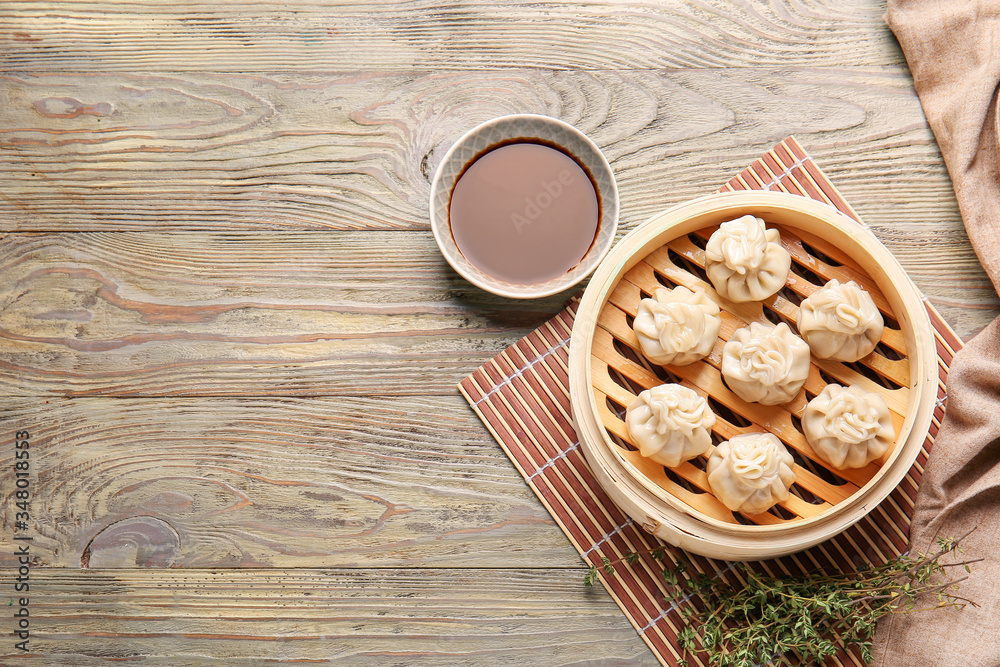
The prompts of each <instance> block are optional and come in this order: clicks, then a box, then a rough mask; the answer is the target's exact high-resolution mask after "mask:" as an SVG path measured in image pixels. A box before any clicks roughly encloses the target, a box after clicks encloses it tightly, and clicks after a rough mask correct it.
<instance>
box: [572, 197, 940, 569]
mask: <svg viewBox="0 0 1000 667" xmlns="http://www.w3.org/2000/svg"><path fill="white" fill-rule="evenodd" d="M746 213H752V214H754V215H757V216H758V217H761V218H763V219H764V221H765V223H766V224H767V226H768V227H769V228H777V229H778V230H779V231H780V233H781V238H782V243H783V245H784V247H785V248H786V249H787V250H788V251H789V253H790V254H791V255H792V271H791V273H790V276H789V280H788V281H787V282H786V285H785V288H784V289H782V290H781V291H780V292H779V293H778V294H776V295H774V296H772V297H770V298H768V299H766V300H764V301H763V302H751V303H741V304H737V303H733V302H730V301H727V300H725V299H722V298H721V297H719V296H718V295H717V294H716V293H715V291H714V290H713V288H712V286H711V284H710V283H709V282H708V280H707V277H706V275H705V272H704V267H705V251H704V247H705V243H706V241H707V239H708V237H709V236H710V235H711V233H712V232H713V231H714V230H715V229H717V228H718V225H719V224H721V223H722V222H724V221H726V220H731V219H734V218H737V217H739V216H741V215H744V214H746ZM833 278H837V279H839V280H841V281H847V280H854V281H855V282H857V283H859V284H861V285H862V286H863V287H864V288H865V289H866V290H867V291H868V292H869V293H870V294H871V295H872V297H873V300H874V301H875V303H876V305H877V306H878V308H879V309H880V310H881V311H882V313H883V317H884V318H885V320H886V328H885V332H884V334H883V336H882V339H881V341H880V343H879V345H878V347H877V348H876V350H875V351H874V352H873V353H871V354H870V355H868V356H867V357H865V358H864V359H862V360H861V361H859V362H856V363H851V364H847V363H840V362H833V361H827V360H821V359H817V358H816V357H812V360H811V361H812V364H811V367H810V372H809V377H808V378H807V380H806V383H805V386H804V388H803V389H802V391H800V392H799V394H798V395H797V396H796V397H795V398H794V399H793V400H792V401H790V402H788V403H786V404H783V405H779V406H764V405H759V404H752V403H747V402H745V401H743V400H742V399H741V398H739V397H738V396H736V395H735V394H734V393H733V392H731V391H730V390H729V388H728V387H727V386H726V384H725V382H724V381H723V378H722V375H721V371H720V366H721V360H722V347H723V345H724V344H725V342H726V341H727V340H728V339H729V338H730V337H731V336H732V335H733V333H734V332H735V331H736V330H737V329H738V328H740V327H743V326H745V325H746V324H748V323H750V322H773V323H777V322H782V321H784V322H787V323H788V324H789V326H790V327H792V329H793V330H797V329H796V326H795V325H796V322H797V319H798V310H799V306H798V304H799V303H801V301H802V299H803V298H805V297H806V296H808V295H810V294H812V293H813V292H815V291H816V290H817V289H819V288H820V287H821V286H822V285H823V284H825V282H826V281H828V280H830V279H833ZM674 285H684V286H686V287H689V288H693V287H695V286H701V287H702V288H704V289H705V291H706V293H707V294H708V295H709V296H710V297H712V298H713V299H715V300H716V302H717V303H718V304H719V306H720V309H721V311H722V319H723V321H722V327H721V330H720V333H719V340H717V341H716V344H715V346H714V347H713V349H712V351H711V352H710V354H709V355H708V357H706V358H705V359H704V360H702V361H698V362H695V363H693V364H689V365H686V366H662V367H661V366H659V365H655V364H651V363H650V362H649V361H648V360H646V359H645V357H643V355H642V353H641V349H640V347H639V342H638V339H637V338H636V336H635V334H634V332H633V331H632V328H631V324H632V318H634V317H635V315H636V312H637V308H638V304H639V301H640V300H641V299H642V298H644V297H647V296H650V295H652V293H653V291H655V290H656V289H657V288H659V287H668V288H669V287H673V286H674ZM570 350H571V353H570V389H571V402H572V408H573V414H574V419H575V421H576V422H577V431H578V433H579V434H580V438H581V445H582V447H583V450H584V453H585V455H586V456H587V459H588V461H589V462H590V464H591V467H592V468H593V469H594V470H595V475H596V476H597V478H598V480H599V481H600V482H601V485H602V486H603V487H605V490H606V491H608V493H609V495H610V496H611V497H612V498H613V499H614V500H615V502H616V503H618V504H619V505H621V506H622V508H623V509H624V510H625V511H626V512H628V513H629V514H630V515H631V516H632V517H633V518H634V519H636V520H637V521H638V522H639V523H640V524H642V525H643V526H645V527H646V528H647V529H648V530H650V531H651V532H653V533H655V534H656V535H658V536H659V537H661V538H663V539H664V540H666V541H668V542H670V543H672V544H675V545H678V546H681V547H682V548H687V549H689V550H691V551H694V552H697V553H701V554H703V555H706V556H711V557H717V558H725V559H731V560H738V559H753V558H768V557H772V556H779V555H784V554H787V553H791V552H794V551H797V550H800V549H804V548H807V547H809V546H811V545H813V544H816V543H817V542H819V541H822V540H823V539H826V538H828V537H832V536H833V535H835V534H836V533H838V532H840V531H841V530H843V529H845V528H847V527H848V526H849V525H851V524H853V523H854V522H856V521H857V520H859V519H860V518H861V517H862V516H864V514H865V513H866V512H867V511H868V510H869V509H871V508H873V507H874V505H875V504H877V503H878V502H879V501H881V500H882V498H884V497H885V496H886V495H888V493H889V492H890V491H891V490H892V489H893V488H894V487H895V486H896V484H898V483H899V481H900V479H901V478H902V477H903V475H905V472H906V470H907V469H909V467H910V465H911V464H912V463H913V460H914V459H915V458H916V455H917V453H918V452H919V450H920V445H921V443H922V441H923V438H924V436H925V435H926V431H927V426H928V424H929V422H930V415H931V412H932V411H933V399H934V396H935V394H936V385H937V369H936V360H935V356H936V355H935V352H934V348H933V335H932V330H931V327H930V321H929V319H928V318H927V315H926V310H925V309H924V307H923V304H922V302H921V299H920V295H919V293H918V292H917V291H916V288H915V287H914V286H913V284H912V282H911V281H910V280H909V278H908V277H907V276H906V275H905V273H903V271H902V268H900V267H899V265H898V263H897V262H896V261H895V259H893V258H892V256H891V255H890V254H889V253H888V251H886V250H885V248H884V247H882V246H881V244H879V242H878V241H877V240H876V239H875V237H874V236H872V235H871V233H870V232H868V231H867V230H865V229H863V228H862V227H861V226H860V225H858V224H857V223H856V222H855V221H853V220H850V219H848V218H846V217H845V216H843V215H842V214H840V213H839V212H837V211H836V210H835V209H833V208H832V207H829V206H826V205H825V204H820V203H817V202H814V201H811V200H808V199H806V198H804V197H796V196H793V195H784V194H776V193H769V192H751V193H727V194H719V195H712V196H710V197H705V198H702V199H699V200H695V201H693V202H690V203H688V204H685V205H682V206H680V207H677V208H675V209H672V210H671V211H667V212H666V213H664V214H661V215H660V216H657V217H656V218H654V219H652V220H650V221H649V222H647V223H646V224H644V225H643V226H641V227H640V228H638V229H636V230H635V231H634V232H632V233H631V234H629V235H628V236H627V237H626V238H624V239H623V240H622V241H621V242H620V243H619V244H618V246H616V247H615V248H614V249H613V250H612V253H611V254H610V255H609V256H608V258H607V259H606V260H605V261H604V262H603V263H602V264H601V266H600V267H599V268H598V270H597V272H596V273H595V274H594V277H593V278H592V279H591V282H590V286H589V287H588V288H587V291H586V293H585V294H584V297H583V300H582V301H581V304H580V310H579V313H578V315H577V321H576V325H575V327H574V329H573V336H572V341H571V346H570ZM664 382H677V383H680V384H682V385H684V386H687V387H689V388H691V389H693V390H695V391H696V392H698V393H699V394H700V395H702V396H705V397H706V398H708V399H709V401H710V404H711V405H712V407H713V410H714V411H715V413H716V415H717V418H718V419H717V423H716V426H715V428H714V429H713V441H714V443H715V444H718V443H719V442H722V441H723V440H727V439H729V438H731V437H732V436H733V435H736V434H738V433H746V432H751V431H767V432H770V433H774V434H775V435H776V436H777V437H778V438H780V439H781V441H782V442H783V443H785V445H786V446H787V447H788V448H789V451H790V452H792V453H793V456H794V457H795V460H796V463H795V466H794V470H795V473H796V482H795V484H794V485H793V488H792V496H791V497H790V498H789V499H788V500H787V501H785V502H782V503H779V504H778V505H777V506H776V507H775V508H772V509H771V510H769V511H768V512H766V513H764V514H760V515H744V514H739V513H734V512H731V511H730V510H728V509H727V508H726V507H725V506H724V505H722V503H721V502H720V501H719V500H717V499H716V498H715V497H714V496H713V495H712V494H711V492H710V490H709V487H708V483H707V475H706V473H705V464H706V461H707V457H708V455H709V454H710V452H709V454H706V455H705V456H703V457H699V458H697V459H695V460H693V461H691V462H687V463H684V464H682V465H681V466H679V467H678V468H675V469H665V468H664V467H663V466H662V465H659V464H656V463H655V462H653V461H651V460H649V459H646V458H644V457H642V456H641V455H640V454H639V453H638V452H637V451H636V447H634V446H633V445H632V443H631V439H630V437H629V434H628V429H627V428H626V426H625V423H624V413H625V409H626V408H627V407H628V405H630V404H631V402H632V401H633V400H635V397H636V395H637V394H638V393H639V392H640V391H642V390H643V389H646V388H650V387H653V386H655V385H658V384H661V383H664ZM831 382H837V383H840V384H844V385H847V384H857V385H861V386H863V387H864V388H865V389H866V390H868V391H874V392H877V393H879V394H880V395H881V396H882V397H883V398H884V399H885V401H886V404H887V405H888V406H889V408H890V413H891V415H892V419H893V424H894V426H895V428H896V433H897V438H896V442H895V443H894V446H893V447H892V448H891V449H890V451H889V452H887V453H886V454H885V455H884V456H883V457H882V458H881V459H879V460H877V461H875V462H873V463H871V464H869V465H868V466H866V467H865V468H861V469H857V470H837V469H835V468H833V467H832V466H830V465H829V464H827V463H825V462H824V461H823V460H822V459H821V458H819V457H818V456H817V455H816V454H815V452H814V451H813V450H812V448H811V447H810V446H809V444H808V442H807V441H806V439H805V436H804V435H803V433H802V430H801V428H802V427H801V422H800V419H801V417H802V414H803V411H804V409H805V406H806V403H807V402H808V401H809V400H810V399H811V398H812V397H813V396H815V395H816V394H818V393H820V392H821V391H822V390H823V388H824V387H825V386H826V385H827V384H829V383H831Z"/></svg>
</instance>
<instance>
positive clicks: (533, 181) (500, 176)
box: [449, 140, 601, 285]
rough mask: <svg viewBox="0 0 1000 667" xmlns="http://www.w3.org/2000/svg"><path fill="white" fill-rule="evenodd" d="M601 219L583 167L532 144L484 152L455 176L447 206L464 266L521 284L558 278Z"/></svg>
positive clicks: (588, 243)
mask: <svg viewBox="0 0 1000 667" xmlns="http://www.w3.org/2000/svg"><path fill="white" fill-rule="evenodd" d="M600 217H601V207H600V202H599V200H598V198H597V190H596V188H595V186H594V183H593V181H592V179H591V177H590V176H589V175H588V174H587V172H586V171H585V170H584V168H583V167H581V166H580V164H579V163H578V162H577V161H576V160H575V159H574V158H573V157H571V156H569V155H567V154H566V153H565V152H563V151H561V150H559V149H558V148H554V147H552V146H548V145H545V144H542V143H539V142H537V141H516V140H515V141H511V142H510V143H506V144H503V145H500V146H496V147H491V148H490V149H489V150H487V151H485V152H483V153H482V154H481V155H480V156H478V157H477V158H476V159H475V160H473V161H472V162H471V163H470V164H469V165H468V166H467V167H466V168H465V170H464V171H463V173H462V174H461V175H460V176H459V178H458V181H457V182H456V183H455V188H454V190H452V194H451V204H450V206H449V220H450V223H451V233H452V236H453V238H454V239H455V244H456V245H457V246H458V249H459V251H460V252H461V253H462V255H464V256H465V258H466V259H467V260H468V261H469V263H471V264H472V265H473V266H475V267H476V268H478V269H479V270H480V271H482V272H483V273H486V274H488V275H491V276H493V277H495V278H499V279H500V280H503V281H505V282H508V283H513V284H520V285H534V284H538V283H543V282H545V281H548V280H552V279H554V278H558V277H559V276H561V275H563V274H565V273H566V272H567V271H569V270H570V269H572V268H573V267H575V266H576V265H577V264H579V263H580V261H581V260H582V259H583V257H584V255H586V254H587V251H588V250H589V249H590V247H591V246H592V245H593V243H594V238H595V237H596V236H597V230H598V227H599V225H600Z"/></svg>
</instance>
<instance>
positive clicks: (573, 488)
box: [459, 137, 962, 667]
mask: <svg viewBox="0 0 1000 667" xmlns="http://www.w3.org/2000/svg"><path fill="white" fill-rule="evenodd" d="M730 190H780V191H783V192H789V193H792V194H798V195H803V196H806V197H812V198H814V199H818V200H820V201H823V202H826V203H828V204H832V205H833V206H835V207H837V208H838V209H840V210H841V211H842V212H843V213H845V214H846V215H848V216H850V217H852V218H854V219H855V220H858V222H859V223H860V222H861V221H860V219H859V218H858V216H857V214H856V213H855V212H854V210H853V209H852V208H851V207H850V205H848V203H847V202H846V201H845V200H844V198H843V197H842V196H841V195H840V193H839V192H837V189H836V188H835V187H834V186H833V184H832V183H831V182H830V180H829V179H827V177H826V176H825V175H824V174H823V172H822V171H821V170H820V169H819V167H818V166H817V165H816V163H815V162H814V161H813V160H812V158H811V157H810V156H809V155H808V154H807V153H806V152H805V151H804V150H803V149H802V147H801V146H800V145H799V143H798V142H797V141H796V140H795V139H794V138H791V137H789V138H788V139H785V140H784V141H782V142H781V143H779V144H778V145H776V146H775V147H774V148H772V149H771V150H770V151H768V152H767V154H765V155H764V156H762V157H761V158H760V159H758V160H757V161H755V162H754V163H753V164H752V165H750V167H748V168H747V169H746V170H744V171H743V172H742V173H741V174H739V175H738V176H736V177H734V178H733V179H732V180H730V181H729V182H728V183H727V184H726V185H724V186H723V187H722V188H721V191H730ZM862 224H863V223H862ZM927 310H928V311H929V313H930V317H931V323H932V324H933V326H934V328H935V330H936V338H937V349H938V357H939V371H940V372H939V385H938V401H937V407H936V409H935V412H934V418H933V421H932V423H931V427H930V433H929V435H928V436H927V440H926V442H925V444H924V448H923V450H922V451H921V453H920V456H919V457H918V458H917V462H916V463H915V464H914V465H913V467H912V468H911V469H910V471H909V473H908V474H907V476H906V477H905V478H904V480H903V481H902V483H901V484H900V486H899V487H898V488H897V489H896V490H895V491H893V493H892V494H890V495H889V497H888V498H886V500H885V501H883V502H882V503H881V504H880V505H879V506H878V507H877V508H875V510H873V511H872V512H871V513H870V514H869V515H868V516H867V517H865V518H864V519H863V520H862V521H861V522H859V523H858V524H856V525H855V526H853V527H851V528H850V529H849V530H847V531H846V532H844V533H842V534H841V535H839V536H837V537H835V538H833V539H831V540H828V541H827V542H824V543H822V544H820V545H818V546H816V547H813V548H811V549H809V550H807V551H803V552H800V553H798V554H794V555H792V556H787V557H784V558H780V559H774V560H768V561H761V562H759V563H753V564H750V567H751V569H755V570H758V571H760V572H762V573H767V574H772V575H776V574H801V573H804V572H807V571H811V570H815V569H817V568H828V569H839V570H854V569H855V568H857V567H859V566H861V565H863V564H867V563H874V564H878V563H881V562H884V561H885V560H887V559H889V558H892V557H894V556H897V555H899V554H900V553H902V552H903V551H905V550H906V549H907V537H908V534H909V527H910V517H911V516H912V514H913V499H914V497H915V496H916V492H917V486H918V484H919V483H920V478H921V475H922V473H923V465H924V463H925V462H926V460H927V453H928V452H929V451H930V449H931V446H932V444H933V442H934V436H935V435H936V434H937V430H938V427H939V426H940V424H941V418H942V417H943V415H944V401H945V378H946V376H947V373H948V367H949V365H950V364H951V360H952V356H953V355H954V353H955V351H956V350H958V349H959V348H961V346H962V343H961V341H960V339H959V338H958V336H957V335H956V334H955V333H954V332H953V331H952V330H951V329H950V328H949V327H948V325H947V324H946V323H945V322H944V321H943V320H942V319H941V317H940V316H939V315H938V314H937V312H936V311H935V310H934V308H933V307H932V306H931V305H930V304H929V303H928V304H927ZM575 313H576V303H575V301H574V302H573V303H571V305H570V306H569V307H568V308H566V309H565V310H564V311H562V312H561V313H559V314H558V315H556V316H555V317H554V318H552V319H551V320H550V321H548V322H546V323H545V324H544V325H543V326H541V327H539V328H538V329H536V330H535V331H533V332H532V333H531V334H529V335H528V336H526V337H525V338H523V339H521V340H520V341H518V342H517V343H515V344H514V345H512V346H510V347H509V348H508V349H507V350H505V351H504V352H503V353H502V354H500V355H498V356H496V357H495V358H493V359H492V360H491V361H489V362H488V363H486V364H484V365H483V366H482V367H480V368H479V369H477V370H476V371H475V372H473V373H472V375H470V376H469V377H467V378H466V379H464V380H463V381H462V382H461V383H460V384H459V390H460V391H461V392H462V394H464V395H465V397H466V399H468V401H469V403H470V404H471V405H472V408H473V410H475V412H476V413H477V414H478V415H479V416H480V418H481V419H482V420H483V423H485V424H486V427H487V428H488V429H489V430H490V432H491V433H492V434H493V436H494V437H495V438H496V439H497V441H498V442H499V443H500V445H501V447H503V449H504V450H505V451H506V452H507V455H508V456H509V457H510V459H511V461H513V463H514V465H515V466H517V469H518V470H519V471H520V472H521V474H522V475H523V476H524V479H525V481H526V482H527V483H528V485H529V486H530V487H531V488H532V490H534V492H535V493H536V494H537V495H538V497H539V498H540V499H541V501H542V503H543V504H544V505H545V507H546V508H547V509H548V511H549V512H550V513H551V514H552V516H553V518H554V519H555V520H556V522H557V523H558V524H559V526H560V527H561V528H562V529H563V531H564V532H565V533H566V535H567V537H569V539H570V541H571V542H572V543H573V545H574V546H575V547H576V548H577V550H578V551H579V552H580V556H581V557H582V558H583V560H584V561H585V562H586V563H587V564H589V565H598V566H600V564H601V563H602V558H604V557H607V558H609V559H611V560H617V559H619V558H621V557H622V556H623V555H624V554H627V553H629V552H633V551H636V552H642V551H645V550H648V549H651V548H654V547H657V546H660V544H659V541H658V540H656V538H653V537H652V536H650V535H648V534H647V533H645V532H644V531H643V530H642V529H641V528H640V527H639V526H638V525H636V524H634V523H633V521H632V520H631V519H630V518H629V517H628V516H627V515H626V514H625V513H624V512H622V511H621V510H619V509H618V508H617V507H616V506H615V505H614V503H613V502H612V501H611V499H610V498H608V496H607V495H606V494H605V493H604V491H603V490H602V489H601V487H600V486H599V485H598V483H597V481H596V480H595V479H594V477H593V474H592V473H591V472H590V468H589V467H588V465H587V462H586V460H585V459H584V456H583V452H582V451H581V450H580V446H579V441H578V440H577V437H576V434H575V432H574V431H573V422H572V419H571V415H570V404H569V389H568V375H567V368H568V360H569V338H570V330H571V328H572V326H573V317H574V315H575ZM919 546H920V547H926V546H928V545H919ZM681 553H682V552H681V551H680V550H679V549H674V548H673V547H667V554H668V561H669V560H670V559H671V558H676V557H677V556H679V555H680V554H681ZM685 556H686V558H687V560H689V562H690V563H691V565H693V566H694V569H695V570H696V571H697V572H700V573H703V574H709V575H713V576H719V577H722V578H724V579H726V580H727V581H729V582H730V583H734V584H736V583H739V582H740V577H741V576H742V575H740V574H739V572H738V571H736V570H734V569H733V568H732V567H731V566H730V564H728V563H726V562H723V561H716V560H712V559H709V558H702V557H699V556H694V555H690V554H686V555H685ZM661 569H662V564H659V563H657V562H655V561H654V560H653V559H652V558H650V557H649V556H643V557H642V558H640V559H639V560H638V561H637V562H635V563H634V564H632V565H624V564H622V565H620V566H619V568H618V573H617V574H616V575H615V576H612V577H607V578H605V577H604V575H603V573H602V574H601V578H602V579H601V580H602V582H603V584H604V586H605V587H606V588H607V589H608V592H609V593H610V594H611V595H612V596H613V597H614V599H615V600H616V601H617V602H618V605H619V606H620V607H621V608H622V611H624V612H625V615H626V616H627V617H628V619H629V620H630V621H631V622H632V625H633V626H635V628H636V631H637V632H638V633H639V635H640V636H641V637H642V638H643V640H644V641H645V642H646V643H647V644H648V645H649V647H650V648H651V649H652V650H653V653H654V654H655V655H656V656H657V658H659V660H660V661H661V662H662V663H663V664H665V665H674V664H676V662H677V660H678V659H679V658H680V657H682V655H681V651H680V649H679V648H678V641H677V635H678V632H679V631H680V630H681V628H682V627H683V621H682V617H681V614H680V611H681V609H682V608H683V606H684V605H687V604H694V603H693V601H690V600H687V599H683V598H682V599H680V600H674V599H672V597H671V595H670V594H668V593H667V590H666V587H665V586H664V584H663V582H662V579H661V577H660V575H659V572H660V570H661ZM686 657H687V659H688V661H689V664H691V665H702V664H703V663H702V662H700V661H699V659H698V657H697V656H686ZM827 664H828V665H835V666H841V665H857V666H859V667H860V666H862V665H864V662H863V661H862V659H861V657H860V656H859V655H857V654H856V653H854V652H845V651H841V653H840V654H838V655H837V656H834V657H831V658H830V659H828V661H827Z"/></svg>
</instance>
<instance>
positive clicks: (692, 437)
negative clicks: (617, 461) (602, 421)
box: [625, 384, 715, 468]
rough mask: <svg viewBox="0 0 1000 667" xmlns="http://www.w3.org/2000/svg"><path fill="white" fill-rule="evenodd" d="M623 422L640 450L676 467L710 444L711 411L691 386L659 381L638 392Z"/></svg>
mask: <svg viewBox="0 0 1000 667" xmlns="http://www.w3.org/2000/svg"><path fill="white" fill-rule="evenodd" d="M625 425H626V426H627V427H628V433H629V436H631V438H632V443H633V444H634V445H635V446H636V447H638V448H639V453H640V454H642V455H643V456H645V457H646V458H649V459H652V460H653V461H656V462H657V463H659V464H661V465H665V466H667V467H668V468H676V467H677V466H679V465H680V464H681V463H683V462H684V461H688V460H690V459H693V458H694V457H696V456H700V455H702V454H704V453H705V452H706V451H708V449H709V447H711V445H712V435H711V430H712V427H713V426H714V425H715V413H714V412H712V409H711V408H710V407H709V406H708V401H707V400H705V399H704V398H702V397H701V396H699V395H698V394H697V393H696V392H695V391H694V390H693V389H688V388H687V387H684V386H681V385H679V384H661V385H659V386H656V387H653V388H652V389H646V390H645V391H642V392H640V393H639V396H637V397H636V399H635V400H634V401H633V402H632V405H630V406H628V409H627V410H626V412H625Z"/></svg>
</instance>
